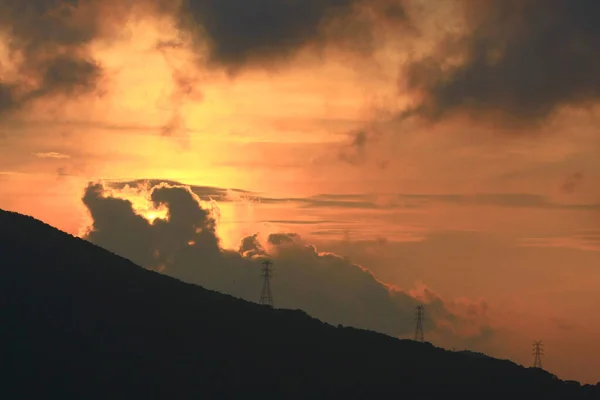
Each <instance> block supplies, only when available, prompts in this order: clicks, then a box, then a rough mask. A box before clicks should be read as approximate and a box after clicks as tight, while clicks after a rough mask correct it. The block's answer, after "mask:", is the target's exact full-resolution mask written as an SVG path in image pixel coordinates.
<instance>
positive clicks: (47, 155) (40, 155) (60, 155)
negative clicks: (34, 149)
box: [35, 151, 71, 160]
mask: <svg viewBox="0 0 600 400" xmlns="http://www.w3.org/2000/svg"><path fill="white" fill-rule="evenodd" d="M35 156H36V157H38V158H55V159H57V160H63V159H66V158H71V156H69V155H68V154H63V153H57V152H55V151H50V152H48V153H35Z"/></svg>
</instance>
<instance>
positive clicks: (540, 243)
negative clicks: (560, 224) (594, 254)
mask: <svg viewBox="0 0 600 400" xmlns="http://www.w3.org/2000/svg"><path fill="white" fill-rule="evenodd" d="M520 244H521V246H524V247H554V248H568V249H576V250H584V251H600V231H588V232H579V233H577V234H573V235H570V236H550V237H528V238H523V239H521V243H520Z"/></svg>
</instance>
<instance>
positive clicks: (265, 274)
mask: <svg viewBox="0 0 600 400" xmlns="http://www.w3.org/2000/svg"><path fill="white" fill-rule="evenodd" d="M272 272H273V263H272V262H271V261H269V260H265V261H263V263H262V278H263V287H262V290H261V292H260V302H259V304H262V305H266V306H269V307H273V293H271V274H272Z"/></svg>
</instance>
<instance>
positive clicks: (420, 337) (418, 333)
mask: <svg viewBox="0 0 600 400" xmlns="http://www.w3.org/2000/svg"><path fill="white" fill-rule="evenodd" d="M424 315H425V307H423V306H417V311H416V316H415V320H416V321H417V328H416V329H415V340H416V341H417V342H424V341H425V334H424V333H423V316H424Z"/></svg>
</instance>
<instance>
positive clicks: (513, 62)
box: [405, 0, 600, 123]
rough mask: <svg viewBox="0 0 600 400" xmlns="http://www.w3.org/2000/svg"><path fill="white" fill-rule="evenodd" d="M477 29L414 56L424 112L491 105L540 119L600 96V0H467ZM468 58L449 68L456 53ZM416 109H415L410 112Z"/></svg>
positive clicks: (507, 118)
mask: <svg viewBox="0 0 600 400" xmlns="http://www.w3.org/2000/svg"><path fill="white" fill-rule="evenodd" d="M462 4H463V5H464V6H465V8H466V11H467V14H466V15H467V21H468V23H469V24H470V30H469V32H468V33H467V34H466V35H465V36H462V37H458V38H457V37H453V38H448V40H447V42H445V43H444V44H443V46H440V48H438V52H437V53H436V55H434V56H431V57H429V58H427V59H422V60H419V61H416V62H414V63H412V64H409V66H408V68H407V69H406V71H405V72H406V77H407V79H406V83H407V86H408V88H409V89H412V90H415V91H417V92H419V93H421V94H422V95H423V96H424V100H423V102H422V103H421V104H420V106H418V107H417V109H416V110H414V111H416V112H417V113H421V114H422V115H426V116H427V117H429V118H432V119H434V120H436V119H439V118H442V117H444V116H446V115H447V114H449V113H452V112H455V111H464V112H467V113H469V114H470V115H471V116H475V117H477V116H481V115H483V116H485V115H487V114H489V113H492V114H496V115H497V116H500V117H502V118H501V120H502V121H504V122H507V123H509V122H510V123H514V122H520V123H523V122H540V121H542V120H543V119H545V118H546V117H548V116H549V115H551V114H552V113H553V112H554V111H555V110H556V109H557V108H558V107H560V106H563V105H573V106H578V105H585V104H586V103H591V102H595V101H597V100H598V99H599V98H600V75H599V74H598V71H600V52H598V49H599V48H600V24H598V21H599V20H600V2H598V1H596V0H482V1H465V2H463V3H462ZM453 56H459V57H465V61H464V63H461V65H459V66H457V67H453V68H449V69H448V68H447V67H444V68H442V63H443V62H444V61H447V60H449V59H450V57H453ZM410 114H411V113H409V114H408V115H410Z"/></svg>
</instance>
